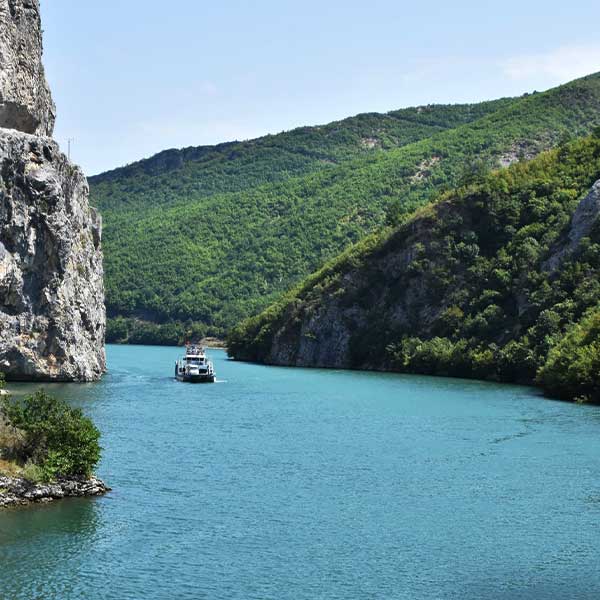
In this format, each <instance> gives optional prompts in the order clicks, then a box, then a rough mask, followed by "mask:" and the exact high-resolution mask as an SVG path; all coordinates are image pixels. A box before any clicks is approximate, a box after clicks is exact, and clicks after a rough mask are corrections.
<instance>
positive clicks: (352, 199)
mask: <svg viewBox="0 0 600 600" xmlns="http://www.w3.org/2000/svg"><path fill="white" fill-rule="evenodd" d="M392 114H394V115H399V114H403V115H404V116H403V117H402V118H401V119H399V118H398V117H397V116H392V117H391V116H390V115H383V116H381V115H365V116H361V117H357V118H354V119H349V120H347V121H342V122H340V123H337V124H332V125H330V126H326V127H323V128H308V129H305V130H297V131H296V132H290V133H289V134H282V136H281V137H280V136H270V137H268V138H263V139H261V140H257V141H255V142H248V143H244V144H240V145H234V147H236V148H238V150H239V151H238V152H236V153H234V155H233V157H232V156H231V154H230V153H229V154H228V151H227V150H226V149H225V147H216V148H214V149H211V150H206V149H199V150H196V151H192V150H188V151H182V153H180V154H178V156H179V158H181V157H182V156H188V157H189V156H192V155H193V156H196V157H200V158H198V159H197V160H191V159H190V160H184V161H183V164H179V160H177V161H174V162H173V164H171V163H169V161H166V162H167V163H169V164H164V163H165V161H164V160H162V159H158V158H156V159H152V160H151V161H150V163H148V162H143V163H138V164H136V165H132V166H130V167H127V168H125V169H122V170H119V171H116V172H112V173H110V174H107V175H104V176H101V177H100V178H96V179H93V180H92V182H91V183H92V190H93V200H94V202H96V204H97V205H98V206H99V207H100V209H101V211H102V213H103V216H104V218H105V237H104V251H105V259H106V274H107V280H106V282H107V308H108V312H109V316H110V317H112V318H113V320H111V323H110V327H109V340H116V339H127V338H129V341H158V342H160V341H163V342H165V343H169V342H170V343H173V342H174V341H177V338H178V337H181V336H182V335H183V329H182V327H175V326H174V325H172V323H173V322H174V321H178V322H182V323H185V322H187V325H188V327H189V326H190V324H191V322H196V323H199V324H200V326H199V327H198V328H197V331H198V333H204V332H208V333H211V334H216V335H221V334H223V332H225V331H226V330H227V329H228V328H230V327H231V326H233V325H234V324H235V323H236V322H238V321H239V320H241V319H243V318H244V317H246V316H248V315H251V314H253V313H256V312H258V311H259V310H260V309H262V308H263V307H265V306H267V305H268V304H269V303H271V302H272V301H274V300H275V299H277V298H278V297H279V296H280V295H281V294H282V293H283V292H284V291H285V290H287V289H289V288H290V287H291V286H292V285H294V284H295V283H296V282H298V281H300V280H301V279H302V278H303V277H305V276H306V275H307V274H308V273H310V272H311V271H314V270H315V269H316V268H318V267H319V266H320V265H322V264H323V263H324V262H325V261H327V260H329V259H330V258H332V257H334V256H335V255H336V254H338V253H339V252H340V251H342V250H343V249H344V248H346V247H347V246H349V245H350V244H352V243H354V242H357V241H358V240H360V239H361V238H363V237H364V236H365V235H366V234H367V233H369V232H371V231H374V230H376V229H378V228H380V227H381V226H382V225H383V224H385V223H386V221H388V222H393V223H398V222H401V221H402V220H403V219H404V218H405V217H406V215H407V214H409V213H410V212H411V211H413V210H414V209H415V208H416V207H418V206H420V205H422V204H425V203H427V202H429V201H430V200H431V199H432V198H433V197H434V196H435V195H436V194H437V193H439V191H440V190H441V189H447V188H449V187H450V186H452V185H455V184H456V183H457V182H459V181H461V180H464V181H467V180H469V178H471V177H473V176H476V175H477V173H478V172H479V171H481V170H482V169H485V168H486V167H487V166H498V165H499V164H507V163H509V162H513V161H516V160H518V159H522V158H524V157H528V156H532V155H535V154H537V153H538V152H539V151H541V150H543V149H545V148H548V147H551V146H553V145H554V144H555V143H556V142H557V141H559V140H561V139H564V138H566V137H568V136H572V135H578V134H585V133H587V132H589V131H590V130H591V128H592V127H593V126H594V125H596V124H598V123H600V77H599V76H591V77H588V78H584V79H581V80H578V81H575V82H572V83H570V84H568V85H565V86H562V87H559V88H556V89H553V90H550V91H548V92H545V93H539V94H532V95H529V96H526V97H522V98H519V99H517V100H512V101H511V100H501V101H498V103H486V104H484V105H477V106H476V107H465V106H459V107H427V108H424V109H409V110H408V111H400V112H399V113H392ZM409 114H410V115H412V117H411V118H409V117H408V115H409ZM469 115H470V116H469ZM482 115H483V116H482ZM473 117H475V120H473V121H471V122H468V121H469V119H470V118H473ZM477 117H479V118H477ZM411 119H412V120H411ZM407 121H409V122H410V127H409V129H407V130H405V129H404V124H405V123H406V122H407ZM397 122H402V126H401V127H400V126H399V125H398V124H397ZM344 123H345V124H347V127H346V129H345V130H344V129H343V126H342V124H344ZM376 123H380V125H378V127H379V131H380V137H378V135H377V128H376V127H375V124H376ZM415 123H417V124H418V127H416V128H415ZM432 128H437V129H436V130H435V131H433V134H432V130H431V129H432ZM382 130H383V131H385V132H386V133H385V135H383V133H381V131H382ZM392 132H393V133H392ZM402 132H404V133H402ZM415 138H416V139H417V141H414V139H415ZM419 138H420V139H419ZM323 139H326V140H329V141H328V142H327V143H323ZM367 139H368V140H369V142H368V144H367V145H366V142H365V141H364V140H367ZM374 140H381V142H377V141H374ZM402 143H404V144H405V145H401V144H402ZM321 144H322V145H323V147H325V148H326V150H325V151H321V152H320V153H319V152H318V151H317V149H318V148H319V147H321ZM368 145H374V147H373V148H371V149H369V148H368V147H367V146H368ZM396 146H399V147H396ZM298 148H311V149H312V154H311V152H308V151H307V152H298V151H297V150H298ZM194 152H196V154H194ZM186 153H187V154H186ZM327 153H329V154H327ZM315 155H318V158H315ZM325 156H328V157H329V158H327V159H326V158H324V157H325ZM203 157H204V158H206V160H204V158H203ZM207 157H210V158H207ZM226 157H227V158H226ZM291 157H294V158H293V160H292V159H291ZM230 163H232V164H230ZM292 164H293V165H294V166H293V167H291V166H290V165H292ZM307 171H308V172H307ZM299 173H300V174H299ZM265 181H266V182H267V183H264V182H265ZM261 182H262V183H261ZM258 183H261V184H260V185H257V184H258ZM226 190H238V191H226ZM213 192H215V193H213ZM117 316H122V317H138V318H142V319H144V320H146V321H150V322H155V323H170V324H169V325H167V326H166V327H163V328H162V330H161V331H157V330H156V329H155V328H153V327H149V326H146V327H144V328H141V329H142V331H141V332H140V331H137V332H135V334H134V335H132V331H131V322H125V321H122V320H120V321H116V320H114V317H117ZM137 329H140V326H137Z"/></svg>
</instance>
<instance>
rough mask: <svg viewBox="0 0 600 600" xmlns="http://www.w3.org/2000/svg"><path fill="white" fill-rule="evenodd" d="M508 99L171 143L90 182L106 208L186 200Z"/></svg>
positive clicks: (332, 159)
mask: <svg viewBox="0 0 600 600" xmlns="http://www.w3.org/2000/svg"><path fill="white" fill-rule="evenodd" d="M513 101H514V100H513V99H511V98H504V99H500V100H493V101H490V102H481V103H480V104H455V105H432V106H422V107H417V108H406V109H402V110H397V111H393V112H390V113H387V114H378V113H370V114H361V115H358V116H356V117H350V118H348V119H344V120H343V121H336V122H334V123H330V124H328V125H323V126H320V127H319V126H317V127H302V128H299V129H295V130H293V131H289V132H284V133H280V134H278V135H267V136H265V137H262V138H258V139H255V140H249V141H246V142H228V143H224V144H219V145H217V146H200V147H192V148H185V149H183V150H165V151H164V152H161V153H159V154H157V155H156V156H153V157H152V158H149V159H146V160H142V161H139V162H136V163H133V164H131V165H128V166H126V167H122V168H120V169H115V170H113V171H109V172H107V173H104V174H102V175H97V176H96V177H91V178H90V182H91V184H92V186H93V189H94V197H95V198H96V201H97V204H98V207H99V208H100V209H102V211H104V212H107V213H108V212H109V211H114V210H119V211H129V210H133V211H137V210H138V209H140V208H142V209H145V208H148V207H156V206H165V205H172V204H177V203H185V202H187V201H189V200H191V199H199V198H202V197H205V196H212V195H214V194H218V193H226V192H237V191H240V190H244V189H248V188H252V187H256V186H259V185H263V184H265V183H273V182H276V181H282V180H284V179H287V178H289V177H292V176H298V175H303V174H305V173H310V172H313V171H317V170H320V169H324V168H327V167H330V166H332V165H335V164H338V163H340V162H344V161H347V160H349V159H353V158H358V157H361V156H368V155H372V154H374V153H375V152H376V151H377V150H390V149H392V148H398V147H401V146H406V145H407V144H410V143H413V142H416V141H418V140H422V139H424V138H427V137H430V136H432V135H433V134H435V133H438V132H440V131H445V130H447V129H452V128H454V127H458V126H459V125H463V124H465V123H470V122H472V121H475V120H477V119H480V118H481V117H483V116H485V115H486V114H489V113H491V112H494V111H496V110H499V109H500V108H503V107H505V106H509V105H510V104H511V103H512V102H513Z"/></svg>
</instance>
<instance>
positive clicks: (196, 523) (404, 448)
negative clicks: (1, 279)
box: [0, 346, 600, 600]
mask: <svg viewBox="0 0 600 600" xmlns="http://www.w3.org/2000/svg"><path fill="white" fill-rule="evenodd" d="M177 354H178V351H177V350H176V349H173V348H151V347H115V346H113V347H109V349H108V357H109V367H110V373H109V374H108V375H107V376H106V378H105V379H104V380H103V381H102V382H101V383H99V384H94V385H84V386H77V385H61V386H50V388H51V391H52V392H53V393H56V394H60V395H62V396H63V397H66V398H68V399H69V400H70V401H72V402H73V403H74V404H77V405H81V406H82V407H83V408H84V410H85V411H86V413H88V414H89V415H90V416H91V417H92V418H93V419H94V420H95V422H96V423H97V424H98V426H99V427H100V429H101V430H102V433H103V445H104V447H105V451H104V459H103V461H102V464H101V465H100V467H99V469H98V471H99V474H100V475H101V476H102V477H103V478H104V479H106V481H107V482H108V483H109V484H110V485H111V486H113V488H114V492H112V493H111V494H110V495H109V496H107V497H105V498H102V499H96V500H67V501H63V502H58V503H55V504H52V505H48V506H40V507H34V508H28V509H17V510H11V511H8V512H3V513H0V599H1V600H21V599H23V600H32V599H38V598H39V599H44V600H51V599H56V600H59V599H60V600H71V599H73V600H74V599H81V598H102V599H109V600H112V599H114V600H128V599H135V600H138V599H140V600H141V599H160V600H162V599H172V598H177V599H202V598H206V599H221V598H223V599H225V598H227V599H229V598H234V599H244V600H249V599H257V600H258V599H273V600H287V599H289V600H299V599H303V598H315V599H344V600H347V599H357V600H358V599H360V600H363V599H368V598H377V599H379V598H381V599H407V600H408V599H410V600H415V599H421V598H422V599H456V600H459V599H460V600H464V599H471V598H472V599H480V598H486V599H502V600H504V599H506V600H509V599H511V600H512V599H528V600H529V599H531V600H540V599H545V598H548V599H550V598H552V599H555V598H581V599H590V600H591V599H597V598H598V597H600V572H599V566H598V564H599V561H598V555H599V550H600V458H599V457H600V435H599V434H600V409H599V408H595V407H584V406H576V405H570V404H563V403H560V402H553V401H549V400H545V399H543V398H541V397H540V396H539V395H538V394H537V393H536V392H535V391H534V390H531V389H528V388H521V387H514V386H499V385H492V384H483V383H477V382H467V381H461V380H449V379H434V378H426V377H411V376H399V375H382V374H369V373H353V372H341V371H322V370H301V369H278V368H270V367H262V366H255V365H248V364H240V363H232V362H229V361H227V360H226V357H225V354H224V353H223V352H221V351H212V353H211V354H212V357H213V358H214V359H215V363H216V368H217V373H218V376H219V379H221V380H224V382H223V383H219V384H216V385H206V386H192V385H186V384H182V383H177V382H175V381H173V379H172V378H171V375H172V368H173V363H174V360H175V358H176V357H177ZM26 389H28V388H27V386H20V387H19V388H18V391H19V392H24V391H26Z"/></svg>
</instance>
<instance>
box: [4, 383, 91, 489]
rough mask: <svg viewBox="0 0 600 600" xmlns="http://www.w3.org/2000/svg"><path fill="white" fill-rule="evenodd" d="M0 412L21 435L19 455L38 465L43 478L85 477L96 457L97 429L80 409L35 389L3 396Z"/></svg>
mask: <svg viewBox="0 0 600 600" xmlns="http://www.w3.org/2000/svg"><path fill="white" fill-rule="evenodd" d="M2 412H3V413H4V415H5V416H6V418H7V420H8V422H9V424H10V425H12V426H13V427H15V428H17V429H19V430H20V431H22V432H24V434H25V444H24V449H23V451H22V454H23V455H22V456H21V457H20V458H21V459H22V460H23V462H27V461H30V462H33V463H34V464H37V465H39V466H40V467H41V469H42V472H43V474H44V478H45V479H46V480H47V481H51V480H54V479H56V478H57V477H89V476H90V475H91V473H92V470H93V468H94V467H95V466H96V465H97V463H98V461H99V460H100V452H101V448H100V444H99V440H100V432H99V431H98V429H97V428H96V426H95V425H94V424H93V423H92V421H91V420H90V419H89V418H88V417H86V416H85V415H84V414H83V412H82V411H81V409H79V408H72V407H71V406H69V405H68V404H67V403H66V402H65V401H64V400H60V399H58V398H53V397H52V396H49V395H48V394H47V393H46V392H45V391H43V390H39V391H37V392H36V393H35V394H33V395H31V396H27V397H26V398H24V399H20V400H17V401H11V400H8V399H3V401H2Z"/></svg>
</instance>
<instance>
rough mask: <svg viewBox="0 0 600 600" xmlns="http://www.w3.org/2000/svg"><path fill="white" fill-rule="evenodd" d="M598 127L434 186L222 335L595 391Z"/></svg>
mask: <svg viewBox="0 0 600 600" xmlns="http://www.w3.org/2000/svg"><path fill="white" fill-rule="evenodd" d="M599 276H600V128H598V129H597V131H596V133H595V135H594V136H593V137H589V138H584V139H581V140H576V141H573V142H571V143H568V144H561V145H560V147H559V148H557V149H554V150H552V151H548V152H545V153H543V154H541V155H540V156H539V157H537V158H535V159H533V160H531V161H524V162H519V163H517V164H515V165H512V166H511V167H509V168H508V169H502V170H499V171H496V172H493V173H490V174H487V175H483V174H480V175H479V176H477V177H475V178H474V179H473V181H471V182H470V183H468V184H466V185H463V186H460V187H458V188H457V189H455V190H453V191H450V192H446V193H443V194H441V195H439V196H438V197H437V199H436V201H435V203H433V204H431V205H429V206H427V207H425V208H422V209H420V210H418V211H417V212H416V213H415V214H414V215H413V216H412V217H411V218H410V219H409V220H408V221H407V222H406V223H404V224H403V225H401V226H400V227H399V228H396V229H395V230H393V231H387V232H385V233H381V234H379V235H372V236H370V237H368V238H366V239H365V240H363V241H362V242H361V243H360V244H358V245H357V246H354V247H353V248H352V249H350V250H348V251H346V252H345V253H344V254H343V255H342V256H340V257H339V258H337V259H336V260H334V261H332V262H331V263H329V264H328V265H327V266H325V267H324V268H322V269H321V270H320V271H319V272H317V273H316V274H315V275H312V276H311V277H309V278H308V279H307V280H306V281H305V282H304V283H303V284H301V285H300V286H299V287H297V288H296V289H295V290H293V291H292V292H290V293H288V294H287V295H286V296H285V297H284V298H283V299H282V300H280V301H279V302H278V303H276V304H274V305H273V306H271V307H270V308H268V309H267V310H266V311H265V312H264V313H262V314H261V315H259V316H258V317H254V318H252V319H249V320H247V321H246V322H245V323H244V324H242V325H241V326H240V327H238V328H237V329H236V330H235V331H234V332H233V333H232V335H231V336H230V340H229V351H230V353H231V354H232V355H233V356H235V357H236V358H240V359H249V360H255V361H261V362H266V363H270V364H282V365H301V366H323V367H344V368H362V369H378V370H379V369H381V370H391V371H400V372H409V373H424V374H437V375H452V376H461V377H475V378H482V379H493V380H499V381H516V382H527V383H531V382H533V381H535V380H536V379H537V381H538V382H539V383H540V384H541V385H543V386H544V387H545V388H546V389H547V390H548V391H549V392H550V393H552V394H554V395H558V396H560V397H563V398H566V399H581V400H587V401H590V400H591V401H596V402H597V401H600V384H599V383H598V381H599V379H598V374H599V372H600V371H599V369H600V308H599V304H598V303H599V301H600V300H599V299H600V279H599Z"/></svg>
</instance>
